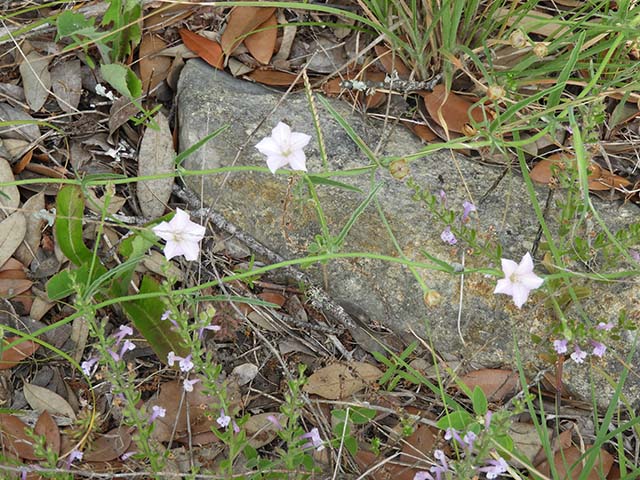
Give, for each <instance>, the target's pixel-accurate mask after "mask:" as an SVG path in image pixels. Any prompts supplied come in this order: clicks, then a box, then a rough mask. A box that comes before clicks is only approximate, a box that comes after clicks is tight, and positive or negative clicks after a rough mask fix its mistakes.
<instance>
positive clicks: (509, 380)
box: [459, 368, 520, 402]
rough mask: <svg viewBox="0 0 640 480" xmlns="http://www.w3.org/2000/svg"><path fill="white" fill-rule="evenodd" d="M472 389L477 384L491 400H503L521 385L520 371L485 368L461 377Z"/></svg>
mask: <svg viewBox="0 0 640 480" xmlns="http://www.w3.org/2000/svg"><path fill="white" fill-rule="evenodd" d="M459 380H460V381H461V382H462V383H464V384H465V385H466V386H467V387H469V389H470V390H473V389H474V388H475V387H476V386H478V387H480V388H481V389H482V391H483V392H484V394H485V396H486V397H487V400H488V401H490V402H502V401H503V400H505V399H506V398H508V397H510V396H512V395H513V394H515V393H516V389H517V388H518V386H519V385H520V381H519V379H518V373H517V372H514V371H513V370H500V369H496V368H483V369H480V370H476V371H474V372H469V373H467V374H466V375H462V376H460V377H459Z"/></svg>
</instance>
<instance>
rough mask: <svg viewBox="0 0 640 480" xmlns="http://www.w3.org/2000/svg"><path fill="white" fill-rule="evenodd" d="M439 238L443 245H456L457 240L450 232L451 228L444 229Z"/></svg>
mask: <svg viewBox="0 0 640 480" xmlns="http://www.w3.org/2000/svg"><path fill="white" fill-rule="evenodd" d="M440 238H441V239H442V241H443V242H444V243H448V244H449V245H455V244H456V243H458V239H457V238H456V236H455V235H454V234H453V233H452V232H451V227H447V228H445V229H444V230H443V231H442V233H441V234H440Z"/></svg>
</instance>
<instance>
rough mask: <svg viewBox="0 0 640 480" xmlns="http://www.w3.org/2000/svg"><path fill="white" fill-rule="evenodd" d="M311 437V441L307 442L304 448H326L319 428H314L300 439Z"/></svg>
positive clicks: (318, 450) (317, 449) (318, 449)
mask: <svg viewBox="0 0 640 480" xmlns="http://www.w3.org/2000/svg"><path fill="white" fill-rule="evenodd" d="M304 439H309V440H310V441H309V442H307V443H305V444H304V445H303V446H302V448H311V447H313V448H315V449H316V451H317V452H320V451H321V450H323V449H324V445H323V444H322V438H320V432H319V431H318V429H317V428H312V429H311V430H310V431H309V432H307V433H304V434H302V435H300V440H304Z"/></svg>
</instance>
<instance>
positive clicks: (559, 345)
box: [553, 339, 568, 355]
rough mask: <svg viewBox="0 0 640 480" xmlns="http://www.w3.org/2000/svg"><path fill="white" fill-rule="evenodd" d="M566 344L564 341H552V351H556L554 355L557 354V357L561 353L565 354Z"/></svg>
mask: <svg viewBox="0 0 640 480" xmlns="http://www.w3.org/2000/svg"><path fill="white" fill-rule="evenodd" d="M567 343H568V341H567V340H565V339H562V340H554V341H553V349H554V350H555V351H556V353H558V354H559V355H562V354H563V353H567Z"/></svg>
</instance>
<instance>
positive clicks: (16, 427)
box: [0, 413, 38, 460]
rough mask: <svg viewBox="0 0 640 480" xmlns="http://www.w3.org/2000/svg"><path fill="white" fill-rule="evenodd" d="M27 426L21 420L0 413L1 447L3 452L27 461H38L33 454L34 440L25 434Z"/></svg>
mask: <svg viewBox="0 0 640 480" xmlns="http://www.w3.org/2000/svg"><path fill="white" fill-rule="evenodd" d="M25 428H26V425H25V424H24V423H23V422H22V420H20V419H19V418H16V417H14V416H13V415H9V414H7V413H0V445H2V449H3V451H4V450H5V449H6V451H7V452H8V453H10V454H13V455H15V456H17V457H20V458H24V459H26V460H37V459H38V458H37V457H36V456H35V454H34V452H33V444H34V442H33V439H31V438H29V437H28V436H27V434H26V432H25V430H24V429H25Z"/></svg>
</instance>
